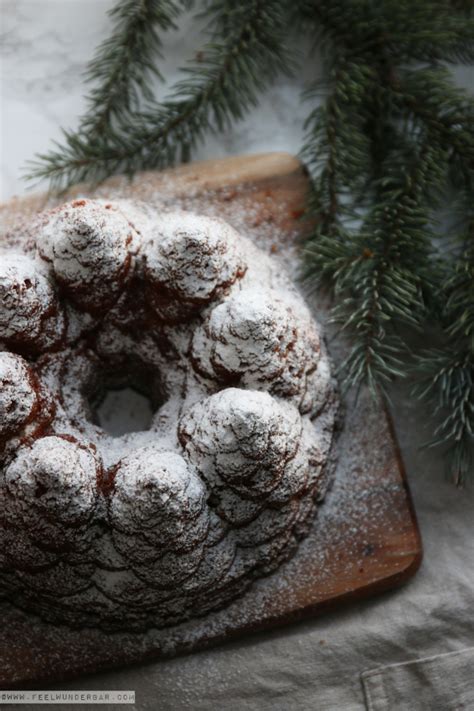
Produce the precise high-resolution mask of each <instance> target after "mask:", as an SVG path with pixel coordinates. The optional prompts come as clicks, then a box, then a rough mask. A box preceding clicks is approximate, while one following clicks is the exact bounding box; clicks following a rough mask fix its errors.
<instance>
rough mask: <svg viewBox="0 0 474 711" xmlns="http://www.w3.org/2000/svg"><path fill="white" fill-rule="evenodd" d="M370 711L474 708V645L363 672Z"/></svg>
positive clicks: (459, 710)
mask: <svg viewBox="0 0 474 711" xmlns="http://www.w3.org/2000/svg"><path fill="white" fill-rule="evenodd" d="M362 682H363V685H364V692H365V700H366V703H367V708H368V709H369V711H412V710H413V709H435V708H436V709H445V711H461V709H463V710H464V709H472V708H474V647H471V648H470V649H465V650H463V651H461V652H450V653H448V654H439V655H438V656H436V657H427V658H426V659H418V660H416V661H414V662H406V663H405V664H390V665H389V666H387V667H382V668H379V669H373V670H372V671H368V672H364V673H363V674H362Z"/></svg>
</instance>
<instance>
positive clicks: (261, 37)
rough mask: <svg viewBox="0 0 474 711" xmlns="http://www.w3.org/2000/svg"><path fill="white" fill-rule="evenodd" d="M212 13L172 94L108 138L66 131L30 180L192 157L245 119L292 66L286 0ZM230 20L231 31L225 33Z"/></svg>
mask: <svg viewBox="0 0 474 711" xmlns="http://www.w3.org/2000/svg"><path fill="white" fill-rule="evenodd" d="M205 15H206V17H207V19H208V21H209V25H210V28H211V31H212V34H211V37H210V41H209V43H208V44H207V45H206V46H205V47H204V48H203V50H202V51H201V52H200V55H199V56H200V61H195V62H194V63H191V64H190V65H189V66H188V67H186V68H185V69H184V70H183V71H184V72H185V74H186V77H185V78H184V79H183V80H182V81H180V82H179V83H178V84H177V85H176V87H175V88H174V90H173V92H172V94H171V95H170V97H169V98H168V99H166V100H165V101H163V102H162V103H154V102H151V103H150V104H149V106H148V107H147V109H146V110H145V111H144V112H142V113H140V114H137V115H135V116H133V117H130V118H129V117H127V119H126V120H125V122H123V121H120V122H119V125H118V127H117V129H116V130H115V131H114V133H113V134H112V135H109V136H108V137H107V140H103V139H101V138H100V137H97V138H96V139H95V140H94V141H88V140H87V139H84V137H82V136H81V135H77V134H74V133H68V132H65V134H64V139H65V140H64V144H63V145H59V146H57V149H56V150H54V151H51V152H50V153H49V154H46V155H40V156H39V162H37V163H36V164H35V165H34V166H33V171H32V174H31V177H32V178H35V179H43V178H47V179H49V180H50V183H51V185H52V187H53V188H55V189H57V188H61V187H63V186H65V185H70V184H73V183H76V182H82V181H91V182H98V181H100V180H102V179H104V178H105V177H107V176H108V175H111V174H113V173H116V172H122V173H125V174H128V175H133V174H134V173H135V172H136V171H137V170H142V169H147V168H162V167H165V166H168V165H171V164H173V163H175V162H176V161H177V160H181V161H186V160H188V159H189V156H190V153H191V151H192V150H193V148H194V147H195V146H196V144H197V142H198V141H199V140H201V139H202V138H203V136H204V134H205V133H206V132H217V131H222V130H224V129H225V128H227V127H229V126H230V125H231V124H232V123H233V122H234V121H237V120H239V119H241V118H242V117H243V116H244V115H245V114H246V113H247V112H248V111H249V110H250V109H251V108H252V107H253V106H255V105H256V103H257V101H258V97H259V95H260V93H261V92H262V91H264V89H265V88H266V87H267V86H268V85H269V84H270V82H271V81H272V80H273V79H274V77H275V76H276V75H277V74H278V73H280V72H288V71H289V66H290V59H289V54H288V51H287V50H286V47H285V42H284V37H285V31H286V23H285V17H286V15H285V4H284V2H280V1H279V0H276V1H275V2H272V3H267V2H265V0H242V1H241V2H239V3H233V2H232V0H215V1H214V2H212V3H211V4H210V5H209V7H208V9H207V10H206V13H205ZM223 25H225V26H226V27H228V28H229V30H228V32H227V34H226V35H225V36H224V37H222V36H221V34H220V30H221V27H222V26H223Z"/></svg>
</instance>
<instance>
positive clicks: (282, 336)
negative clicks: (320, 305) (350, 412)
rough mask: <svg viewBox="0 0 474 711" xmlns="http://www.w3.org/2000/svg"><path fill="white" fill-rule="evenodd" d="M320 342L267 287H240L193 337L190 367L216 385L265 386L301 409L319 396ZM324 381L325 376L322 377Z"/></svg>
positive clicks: (310, 326) (314, 331)
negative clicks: (317, 371) (240, 289)
mask: <svg viewBox="0 0 474 711" xmlns="http://www.w3.org/2000/svg"><path fill="white" fill-rule="evenodd" d="M321 357H322V352H321V342H320V337H319V334H318V331H317V328H316V327H315V326H314V325H313V324H312V323H311V322H310V321H309V319H308V318H307V315H306V314H305V313H304V312H303V313H298V314H297V313H295V312H294V309H293V307H292V305H290V304H289V303H285V302H283V301H282V300H281V299H279V298H278V295H277V294H276V293H275V292H274V291H273V290H271V289H267V290H265V289H260V288H256V287H254V288H251V289H243V290H242V291H239V292H237V293H235V294H232V295H231V296H230V297H229V298H228V299H226V300H225V301H224V302H223V303H221V304H218V305H217V306H215V308H214V309H213V310H212V311H211V313H210V314H209V315H208V316H207V318H206V320H205V321H204V323H203V325H202V326H200V327H198V328H197V329H196V331H195V333H194V336H193V343H192V348H191V360H192V363H193V365H194V368H195V370H196V371H197V372H198V373H200V374H201V375H204V376H205V377H207V378H211V379H213V380H217V381H218V382H220V383H224V384H225V383H232V384H235V385H240V386H241V387H245V388H255V389H259V390H260V389H262V390H268V391H269V392H271V393H272V394H275V395H278V396H280V397H284V398H289V399H291V401H292V402H294V404H296V405H297V406H298V407H299V408H300V411H301V412H308V411H310V410H311V409H313V407H314V404H315V402H316V400H319V399H321V396H324V395H323V394H321V393H320V391H321V389H323V388H324V387H325V383H324V382H323V380H324V378H325V376H324V373H323V370H322V369H321V370H320V371H319V373H318V377H315V376H314V373H315V372H316V370H317V368H318V363H319V361H320V360H321ZM326 379H327V378H326Z"/></svg>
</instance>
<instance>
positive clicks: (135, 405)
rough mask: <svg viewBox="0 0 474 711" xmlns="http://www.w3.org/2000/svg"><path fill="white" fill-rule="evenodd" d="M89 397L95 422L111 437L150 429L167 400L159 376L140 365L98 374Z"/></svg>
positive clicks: (90, 408) (130, 365)
mask: <svg viewBox="0 0 474 711" xmlns="http://www.w3.org/2000/svg"><path fill="white" fill-rule="evenodd" d="M85 395H86V399H87V404H88V409H89V413H90V414H89V418H90V420H91V422H93V424H95V425H96V426H97V427H100V428H101V429H102V430H104V432H106V433H107V434H108V435H110V436H111V437H122V436H123V435H125V434H128V433H129V432H143V431H145V430H148V429H150V426H151V423H152V420H153V417H154V415H155V413H156V412H157V411H158V410H159V409H160V407H161V406H162V405H163V404H164V403H165V402H166V400H167V398H166V396H165V393H163V391H162V388H161V386H160V382H159V379H158V377H157V374H156V373H153V372H149V371H148V370H147V369H143V368H140V367H139V366H137V365H136V364H129V367H124V368H123V369H120V371H113V370H108V371H106V372H97V373H96V374H95V377H94V379H93V382H91V383H89V385H88V388H87V392H86V393H85Z"/></svg>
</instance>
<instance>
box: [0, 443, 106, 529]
mask: <svg viewBox="0 0 474 711" xmlns="http://www.w3.org/2000/svg"><path fill="white" fill-rule="evenodd" d="M98 475H99V464H98V462H97V458H96V456H95V455H94V453H93V451H92V450H91V449H90V448H89V447H88V446H87V445H85V444H82V443H80V442H78V441H77V440H75V439H74V438H72V437H71V438H65V437H60V436H53V435H52V436H47V437H42V438H40V439H37V440H36V441H35V442H34V443H33V444H32V445H31V446H29V447H25V448H24V449H22V450H20V452H19V454H18V456H17V458H16V459H15V460H13V462H11V464H10V465H9V466H8V467H7V468H6V470H5V474H4V478H5V487H6V492H7V496H8V497H9V498H10V500H11V506H10V513H11V518H12V521H11V522H12V524H13V525H14V526H16V525H21V526H24V527H26V528H27V529H30V530H32V531H33V532H34V530H35V529H37V530H38V532H39V533H41V531H42V530H43V526H42V525H41V523H40V521H42V520H43V521H47V522H49V523H50V524H52V525H54V527H58V528H60V529H63V528H68V527H71V528H73V529H75V530H77V531H78V533H79V527H81V526H83V525H86V524H87V522H88V521H89V519H90V517H91V514H92V512H93V511H94V509H95V505H96V501H97V479H98ZM58 543H60V542H58Z"/></svg>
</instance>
